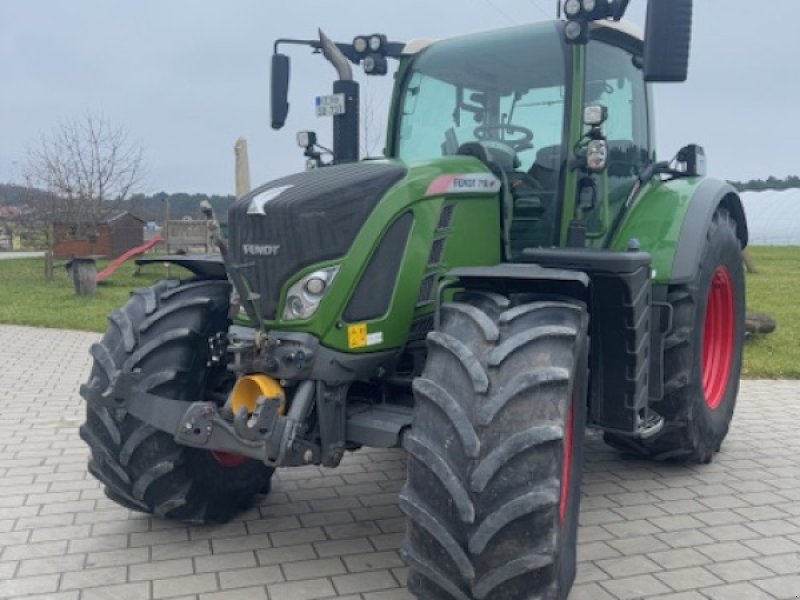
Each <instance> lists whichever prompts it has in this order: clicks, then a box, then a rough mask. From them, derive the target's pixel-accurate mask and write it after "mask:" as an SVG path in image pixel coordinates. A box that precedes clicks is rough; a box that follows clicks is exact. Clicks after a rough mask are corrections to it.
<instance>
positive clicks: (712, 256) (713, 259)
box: [689, 212, 745, 456]
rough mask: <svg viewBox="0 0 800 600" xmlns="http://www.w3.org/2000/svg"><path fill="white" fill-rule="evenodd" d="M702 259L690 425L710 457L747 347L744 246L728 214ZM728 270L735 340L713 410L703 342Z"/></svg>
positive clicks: (723, 429)
mask: <svg viewBox="0 0 800 600" xmlns="http://www.w3.org/2000/svg"><path fill="white" fill-rule="evenodd" d="M715 221H716V223H715V224H714V226H712V228H711V230H710V232H709V236H708V239H707V241H706V245H705V248H704V250H703V255H702V258H701V264H700V269H699V272H698V275H697V277H696V279H695V286H694V287H695V289H694V296H695V307H696V310H695V315H696V317H695V320H694V330H693V334H692V349H693V356H692V366H691V373H692V375H691V383H690V390H689V393H690V395H691V399H692V400H691V402H690V406H689V410H690V414H689V423H690V425H691V427H692V429H693V434H694V435H695V436H697V437H696V441H697V443H698V444H699V445H700V446H707V452H706V454H707V455H708V456H710V454H709V452H710V453H711V454H713V452H715V451H716V450H717V449H718V446H719V444H720V443H721V442H722V439H723V438H724V437H725V435H726V434H727V432H728V428H729V426H730V422H731V419H732V418H733V411H734V408H735V404H736V396H737V394H738V392H739V375H740V373H741V368H742V351H741V349H742V345H743V344H744V315H745V282H744V269H743V266H742V260H741V246H740V243H739V240H738V239H737V237H736V233H735V231H734V230H733V227H732V224H731V222H730V220H729V217H728V216H727V213H726V212H718V213H717V215H716V216H715ZM720 267H724V268H726V269H727V270H728V273H729V275H730V279H731V288H732V292H733V310H734V338H733V348H732V356H731V365H730V370H729V373H728V381H727V383H726V386H725V393H724V395H723V398H722V401H721V402H720V404H719V406H718V407H717V408H716V409H714V410H712V409H711V408H710V407H709V406H708V403H707V402H706V398H705V394H704V392H703V339H704V334H705V319H706V313H707V301H708V294H709V292H710V290H711V286H712V283H713V279H714V274H715V272H716V271H717V269H718V268H720Z"/></svg>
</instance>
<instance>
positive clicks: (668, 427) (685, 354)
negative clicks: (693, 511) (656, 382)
mask: <svg viewBox="0 0 800 600" xmlns="http://www.w3.org/2000/svg"><path fill="white" fill-rule="evenodd" d="M741 250H742V249H741V243H740V242H739V239H738V238H737V236H736V223H735V222H734V221H733V219H732V218H731V216H730V214H729V213H728V211H726V210H725V209H724V208H719V209H717V211H716V213H715V214H714V218H713V220H712V222H711V227H710V228H709V230H708V233H707V236H706V243H705V247H704V249H703V253H702V256H701V259H700V265H699V267H698V271H697V275H696V276H695V279H694V281H692V282H691V283H689V284H688V285H678V286H673V287H672V288H670V292H669V296H668V300H669V303H670V305H671V306H672V314H673V316H672V331H671V333H670V334H669V335H668V336H667V338H666V340H665V350H664V397H663V399H662V400H661V401H660V402H658V403H656V404H654V406H653V408H654V409H655V410H656V412H658V413H659V414H660V415H662V416H663V417H664V420H665V424H664V428H663V429H662V430H661V431H660V432H659V433H658V434H656V435H655V436H653V437H652V438H648V439H645V440H639V441H636V440H630V439H626V438H623V437H620V436H616V435H613V434H606V435H605V439H606V441H607V442H608V443H609V444H610V445H612V446H614V447H616V448H619V449H621V450H627V451H634V452H636V453H638V454H642V455H644V456H647V457H650V458H653V459H656V460H681V461H686V462H699V463H708V462H711V460H712V459H713V457H714V453H715V452H717V451H719V449H720V447H721V446H722V442H723V440H724V439H725V436H726V435H727V434H728V429H729V428H730V423H731V420H732V418H733V411H734V408H735V406H736V396H737V394H738V392H739V376H740V374H741V369H742V346H743V344H744V332H745V327H744V319H745V281H744V267H743V265H742V259H741Z"/></svg>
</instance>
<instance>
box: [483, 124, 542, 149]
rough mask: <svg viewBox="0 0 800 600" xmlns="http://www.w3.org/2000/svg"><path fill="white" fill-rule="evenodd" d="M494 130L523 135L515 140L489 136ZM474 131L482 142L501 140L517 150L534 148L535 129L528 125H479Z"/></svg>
mask: <svg viewBox="0 0 800 600" xmlns="http://www.w3.org/2000/svg"><path fill="white" fill-rule="evenodd" d="M493 131H501V132H505V133H508V134H511V135H520V136H521V137H519V138H517V139H513V140H495V139H493V138H491V137H489V134H490V133H491V132H493ZM472 133H473V135H474V136H475V138H476V139H478V140H479V141H481V142H489V141H499V142H502V143H504V144H508V145H509V146H511V147H512V148H513V149H514V150H515V151H517V152H522V151H523V150H528V149H529V148H533V144H532V143H531V142H532V141H533V131H531V130H530V129H528V128H527V127H523V126H522V125H512V124H511V123H507V124H505V125H479V126H478V127H476V128H475V130H474V131H473V132H472Z"/></svg>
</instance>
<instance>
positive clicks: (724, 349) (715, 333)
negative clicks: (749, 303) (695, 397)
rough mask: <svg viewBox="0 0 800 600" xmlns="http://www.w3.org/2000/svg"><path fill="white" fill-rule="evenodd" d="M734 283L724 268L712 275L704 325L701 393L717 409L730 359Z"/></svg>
mask: <svg viewBox="0 0 800 600" xmlns="http://www.w3.org/2000/svg"><path fill="white" fill-rule="evenodd" d="M733 313H734V310H733V282H732V281H731V274H730V272H729V271H728V269H727V268H726V267H718V268H717V270H716V271H714V276H713V277H712V278H711V287H710V289H709V291H708V299H707V300H706V319H705V324H704V327H703V352H702V357H701V360H702V363H701V364H702V369H703V372H702V374H703V396H704V397H705V401H706V405H707V406H708V408H710V409H711V410H716V409H717V408H719V406H720V404H721V403H722V400H723V398H724V396H725V391H726V390H727V387H728V377H729V375H730V370H731V362H732V360H733V344H734V339H733V338H734V317H733Z"/></svg>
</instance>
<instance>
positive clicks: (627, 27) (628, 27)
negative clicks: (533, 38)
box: [403, 21, 644, 56]
mask: <svg viewBox="0 0 800 600" xmlns="http://www.w3.org/2000/svg"><path fill="white" fill-rule="evenodd" d="M591 28H592V29H598V28H604V29H608V30H611V31H613V32H617V33H621V34H623V35H625V36H628V37H630V38H633V39H634V40H635V41H636V42H639V43H640V44H641V43H642V42H643V41H644V33H643V32H642V30H641V29H639V27H638V26H636V25H634V24H633V23H631V22H630V21H595V22H593V23H592V24H591ZM445 39H447V38H445ZM440 41H442V39H441V38H439V39H435V38H434V39H431V38H423V39H418V40H411V41H410V42H408V43H407V44H406V45H405V48H403V55H404V56H413V55H415V54H419V53H420V52H422V51H423V50H424V49H425V48H427V47H428V46H430V45H432V44H435V43H436V42H440Z"/></svg>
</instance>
